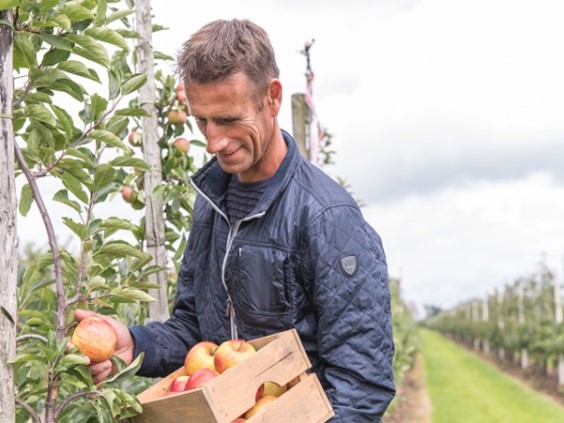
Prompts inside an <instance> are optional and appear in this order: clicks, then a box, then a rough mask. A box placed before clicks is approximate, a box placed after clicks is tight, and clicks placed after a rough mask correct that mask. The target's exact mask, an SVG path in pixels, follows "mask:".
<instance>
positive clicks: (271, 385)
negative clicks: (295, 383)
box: [261, 382, 288, 397]
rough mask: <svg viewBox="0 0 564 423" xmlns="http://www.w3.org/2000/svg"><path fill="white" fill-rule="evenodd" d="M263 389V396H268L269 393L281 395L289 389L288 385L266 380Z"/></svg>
mask: <svg viewBox="0 0 564 423" xmlns="http://www.w3.org/2000/svg"><path fill="white" fill-rule="evenodd" d="M262 387H263V391H262V395H261V396H263V397H266V396H267V395H273V396H275V397H279V396H280V395H282V394H283V393H284V392H286V391H287V390H288V385H282V386H280V385H278V384H277V383H275V382H265V383H264V384H263V385H262Z"/></svg>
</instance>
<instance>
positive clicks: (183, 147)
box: [173, 137, 190, 153]
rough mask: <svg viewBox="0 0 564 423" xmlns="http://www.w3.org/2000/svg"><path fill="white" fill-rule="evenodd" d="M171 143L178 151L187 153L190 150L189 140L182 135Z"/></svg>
mask: <svg viewBox="0 0 564 423" xmlns="http://www.w3.org/2000/svg"><path fill="white" fill-rule="evenodd" d="M173 145H174V147H175V148H176V149H177V150H178V151H181V152H183V153H188V151H189V150H190V141H188V140H187V139H186V138H183V137H179V138H176V139H175V140H174V143H173Z"/></svg>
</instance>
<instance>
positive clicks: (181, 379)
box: [169, 375, 190, 392]
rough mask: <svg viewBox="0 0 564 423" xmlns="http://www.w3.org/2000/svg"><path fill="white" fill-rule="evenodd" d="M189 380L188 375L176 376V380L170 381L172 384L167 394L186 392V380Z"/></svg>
mask: <svg viewBox="0 0 564 423" xmlns="http://www.w3.org/2000/svg"><path fill="white" fill-rule="evenodd" d="M189 379H190V376H188V375H181V376H178V377H177V378H176V379H174V380H173V381H172V383H171V384H170V389H169V392H182V391H185V390H186V384H187V383H188V380H189Z"/></svg>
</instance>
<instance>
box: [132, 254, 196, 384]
mask: <svg viewBox="0 0 564 423" xmlns="http://www.w3.org/2000/svg"><path fill="white" fill-rule="evenodd" d="M189 263H190V259H189V254H188V250H187V251H186V253H185V254H184V258H183V262H182V266H181V269H180V272H179V274H178V284H177V294H176V302H175V306H174V310H173V312H172V316H171V317H170V318H169V319H168V320H167V321H166V322H152V323H149V324H147V325H145V326H133V327H130V328H129V330H130V332H131V334H132V336H133V338H134V340H135V352H134V357H137V356H138V355H139V354H140V353H141V352H144V353H145V357H144V358H143V363H142V365H141V368H140V369H139V371H138V372H137V374H138V375H140V376H149V377H163V376H166V375H167V374H169V373H171V372H173V371H174V370H176V369H178V368H179V367H181V366H182V365H183V364H184V359H185V357H186V352H187V351H188V349H189V348H190V347H192V346H193V345H194V344H195V343H196V342H198V341H200V340H201V336H200V332H199V326H198V318H197V316H196V312H195V305H194V290H193V289H191V287H192V285H193V275H192V271H191V270H190V268H189Z"/></svg>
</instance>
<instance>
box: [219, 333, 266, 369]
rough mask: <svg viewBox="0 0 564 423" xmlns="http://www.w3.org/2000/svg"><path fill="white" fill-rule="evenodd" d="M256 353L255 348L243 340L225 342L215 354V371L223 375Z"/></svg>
mask: <svg viewBox="0 0 564 423" xmlns="http://www.w3.org/2000/svg"><path fill="white" fill-rule="evenodd" d="M255 352H256V350H255V347H253V346H252V345H251V344H250V343H248V342H247V341H244V340H242V339H230V340H228V341H224V342H222V343H221V344H220V346H219V347H217V350H216V351H215V354H214V359H213V362H214V365H215V369H216V370H217V371H218V372H219V373H223V372H224V371H226V370H227V369H229V368H230V367H233V366H234V365H236V364H238V363H241V362H242V361H244V360H246V359H247V358H249V357H250V356H252V355H253V354H254V353H255Z"/></svg>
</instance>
